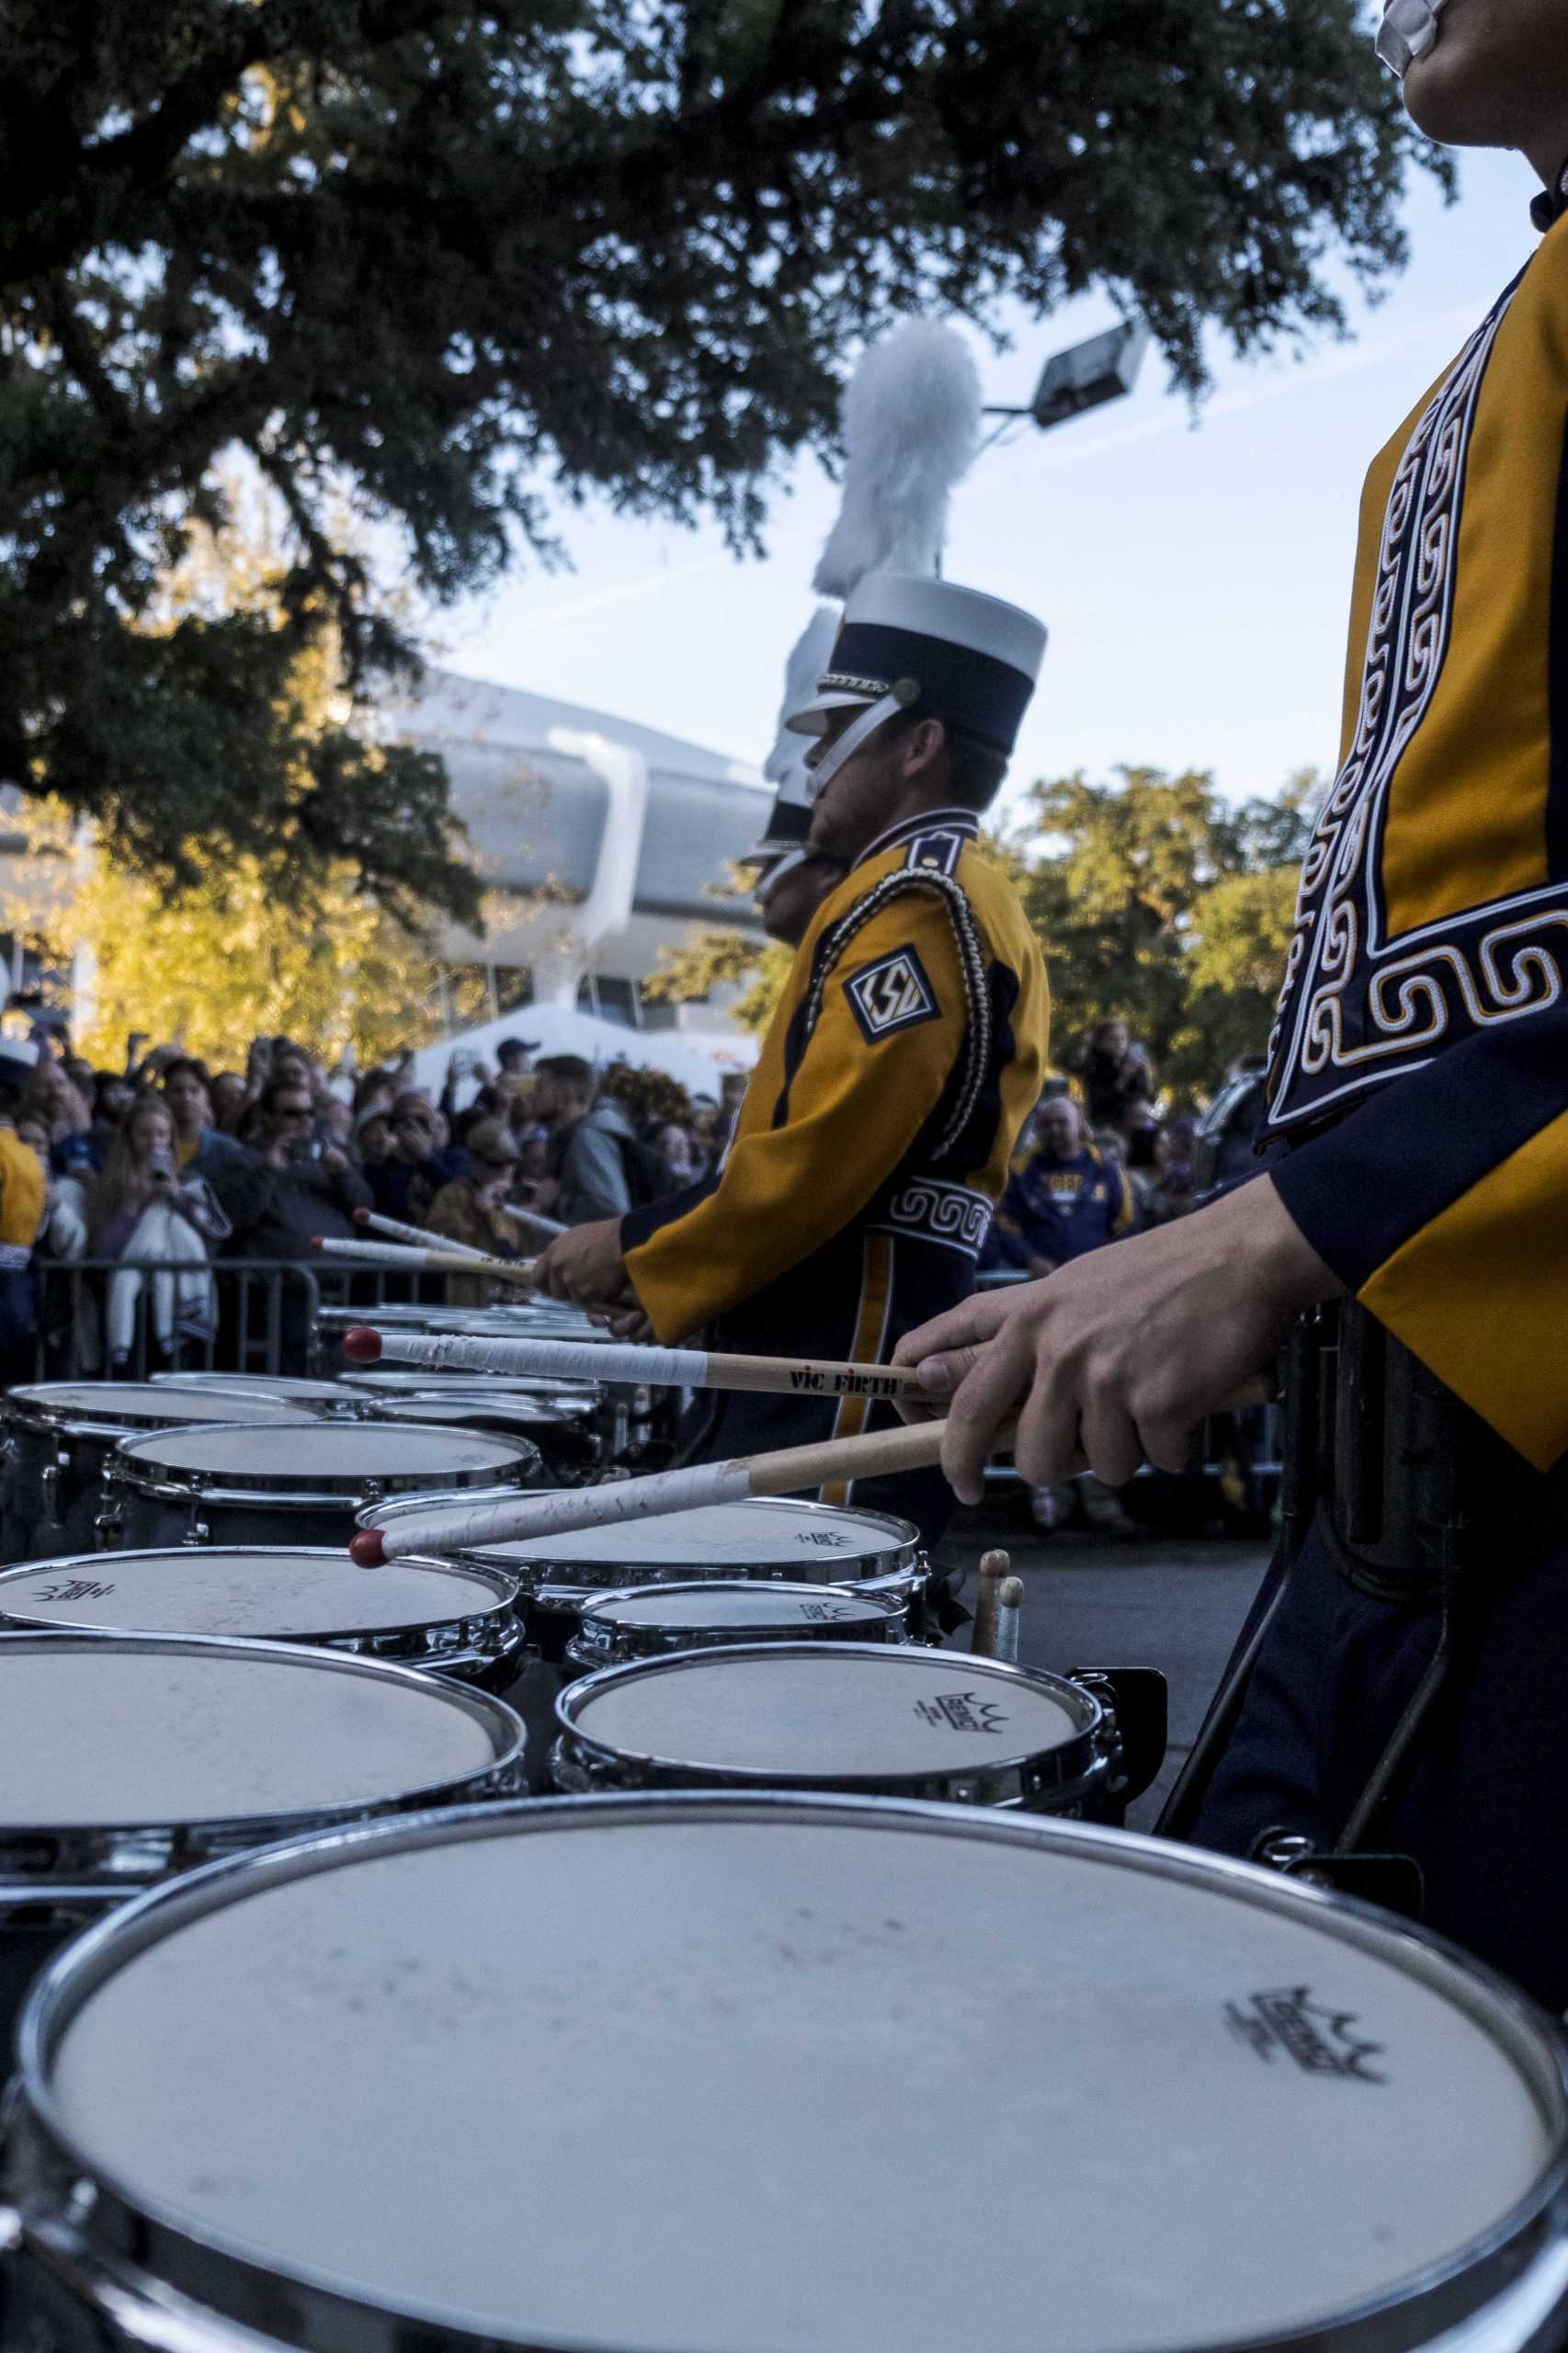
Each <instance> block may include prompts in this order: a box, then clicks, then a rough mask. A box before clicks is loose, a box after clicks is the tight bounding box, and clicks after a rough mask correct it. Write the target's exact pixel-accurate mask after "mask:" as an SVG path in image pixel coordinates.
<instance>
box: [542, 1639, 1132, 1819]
mask: <svg viewBox="0 0 1568 2353" xmlns="http://www.w3.org/2000/svg"><path fill="white" fill-rule="evenodd" d="M555 1713H556V1717H557V1720H558V1722H559V1723H560V1725H561V1732H560V1736H559V1738H558V1739H557V1741H556V1744H555V1746H554V1747H553V1749H552V1750H551V1756H550V1771H551V1779H552V1780H553V1781H554V1783H555V1786H556V1788H557V1789H560V1790H574V1791H586V1790H653V1789H660V1790H700V1789H715V1788H722V1789H731V1790H846V1791H850V1792H852V1793H854V1794H856V1795H858V1796H862V1797H889V1798H898V1797H903V1798H940V1799H944V1800H946V1801H947V1802H949V1803H950V1804H954V1805H988V1806H1022V1807H1025V1808H1027V1809H1028V1810H1029V1811H1030V1812H1031V1813H1062V1814H1074V1815H1078V1816H1082V1817H1088V1818H1090V1819H1093V1817H1094V1816H1095V1814H1096V1812H1098V1811H1099V1809H1100V1808H1101V1807H1102V1806H1108V1805H1109V1803H1110V1802H1111V1801H1112V1799H1113V1795H1114V1793H1115V1785H1116V1782H1117V1779H1118V1773H1117V1765H1118V1756H1117V1737H1116V1722H1115V1718H1114V1717H1113V1716H1112V1714H1111V1713H1110V1711H1109V1710H1108V1708H1107V1707H1106V1706H1105V1704H1104V1703H1103V1702H1102V1701H1101V1700H1100V1699H1098V1698H1097V1697H1096V1695H1095V1693H1093V1692H1092V1691H1089V1690H1086V1689H1085V1688H1084V1687H1083V1686H1082V1685H1081V1684H1077V1683H1073V1682H1069V1681H1068V1680H1067V1679H1066V1678H1065V1677H1062V1676H1060V1675H1047V1674H1046V1673H1045V1672H1044V1670H1043V1669H1042V1668H1040V1667H1033V1666H1006V1665H1002V1664H1001V1663H1000V1662H999V1661H997V1660H995V1659H989V1658H972V1657H966V1656H961V1655H959V1654H955V1653H952V1652H949V1651H928V1650H924V1649H920V1648H917V1647H915V1646H914V1645H912V1644H910V1643H901V1644H898V1645H896V1646H894V1647H891V1648H890V1647H888V1646H885V1645H877V1644H874V1643H758V1644H755V1645H752V1646H751V1647H748V1648H741V1647H736V1648H732V1649H726V1650H709V1651H687V1652H683V1653H680V1654H676V1655H674V1656H672V1657H668V1658H660V1659H647V1660H643V1661H642V1662H641V1663H640V1664H638V1665H631V1666H609V1667H603V1668H601V1669H600V1670H599V1672H598V1673H597V1675H589V1676H585V1677H584V1678H583V1680H582V1681H581V1682H580V1683H573V1684H570V1685H568V1687H567V1688H566V1689H565V1690H563V1691H562V1693H561V1695H560V1697H559V1699H557V1700H556V1703H555Z"/></svg>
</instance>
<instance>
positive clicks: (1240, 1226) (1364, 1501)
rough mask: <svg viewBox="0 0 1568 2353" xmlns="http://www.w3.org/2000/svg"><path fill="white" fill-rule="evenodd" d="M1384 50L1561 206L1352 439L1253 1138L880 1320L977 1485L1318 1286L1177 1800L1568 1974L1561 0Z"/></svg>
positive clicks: (1410, 28) (1188, 1395) (1196, 1824)
mask: <svg viewBox="0 0 1568 2353" xmlns="http://www.w3.org/2000/svg"><path fill="white" fill-rule="evenodd" d="M1378 48H1379V53H1380V54H1381V56H1382V58H1383V59H1384V62H1385V63H1388V64H1389V65H1391V66H1392V68H1393V69H1394V71H1395V72H1397V73H1398V74H1400V76H1401V78H1402V80H1403V89H1404V97H1405V102H1406V105H1407V107H1408V108H1409V111H1410V113H1411V115H1412V117H1413V118H1414V119H1415V122H1416V123H1417V124H1418V125H1419V126H1420V128H1421V129H1422V130H1423V131H1426V133H1427V134H1428V135H1429V136H1431V137H1433V138H1435V139H1440V140H1444V141H1447V142H1450V143H1452V144H1455V145H1460V146H1508V147H1513V148H1517V149H1518V150H1520V151H1521V152H1522V153H1523V154H1524V155H1525V156H1526V157H1528V161H1529V163H1530V164H1531V165H1533V167H1534V169H1535V171H1536V173H1537V175H1538V176H1539V178H1540V181H1541V182H1543V183H1544V185H1543V187H1542V188H1541V189H1540V192H1539V193H1538V194H1537V195H1536V197H1535V199H1534V200H1533V203H1532V205H1531V207H1530V213H1531V219H1532V221H1533V223H1534V226H1535V228H1536V229H1537V231H1538V232H1540V238H1541V242H1540V245H1539V247H1537V249H1536V250H1535V251H1534V252H1533V253H1530V254H1528V257H1527V258H1526V260H1525V266H1524V267H1522V268H1519V269H1517V272H1516V274H1515V275H1514V276H1513V277H1512V278H1511V279H1510V281H1509V283H1508V284H1507V285H1506V287H1505V288H1504V290H1503V292H1502V293H1501V294H1500V295H1499V297H1498V299H1497V301H1495V302H1494V304H1493V306H1492V309H1491V310H1490V311H1489V312H1488V313H1487V315H1486V316H1485V318H1483V320H1482V321H1481V322H1480V324H1478V325H1477V327H1476V329H1475V331H1474V333H1473V334H1472V335H1471V337H1470V340H1469V341H1468V342H1467V343H1466V344H1465V346H1464V347H1463V348H1462V350H1461V351H1460V354H1459V356H1458V357H1457V358H1456V359H1455V360H1454V361H1453V363H1452V365H1451V366H1450V367H1449V369H1447V370H1446V371H1445V373H1444V374H1443V376H1442V377H1441V378H1440V379H1439V381H1437V384H1436V385H1435V386H1434V387H1433V388H1432V389H1431V390H1430V391H1429V392H1426V393H1425V394H1423V396H1422V397H1421V399H1420V400H1419V401H1418V403H1417V404H1416V405H1415V408H1414V409H1413V410H1412V412H1411V414H1410V415H1409V416H1407V417H1406V419H1405V420H1404V422H1403V425H1401V426H1399V428H1398V429H1397V431H1396V432H1395V433H1394V435H1393V437H1392V439H1391V440H1390V441H1389V442H1388V444H1387V445H1386V447H1385V448H1384V449H1383V450H1382V451H1381V454H1380V455H1379V456H1378V457H1377V458H1375V459H1374V460H1373V462H1372V467H1371V471H1370V473H1369V476H1368V478H1367V485H1366V492H1365V495H1364V498H1363V501H1362V507H1361V527H1360V539H1359V547H1358V556H1357V563H1356V571H1355V577H1354V585H1353V594H1352V598H1351V608H1350V617H1351V618H1350V646H1349V660H1348V665H1347V674H1346V703H1345V731H1344V742H1343V752H1342V761H1343V764H1342V766H1341V768H1340V771H1339V775H1338V777H1337V779H1335V786H1334V789H1333V790H1332V791H1331V792H1330V793H1329V795H1328V796H1327V798H1326V800H1325V801H1324V806H1323V809H1322V812H1321V813H1320V815H1319V818H1318V823H1317V827H1316V831H1315V833H1314V835H1313V840H1312V847H1311V848H1310V850H1309V853H1308V857H1307V861H1306V865H1305V868H1304V870H1303V872H1302V877H1301V893H1300V897H1299V900H1298V909H1297V924H1296V932H1295V937H1294V939H1293V941H1292V943H1291V948H1290V955H1289V958H1288V960H1287V963H1286V970H1285V985H1284V989H1283V991H1282V994H1281V996H1280V1004H1279V1019H1278V1026H1277V1029H1276V1032H1275V1037H1274V1040H1273V1044H1272V1051H1271V1057H1270V1068H1269V1108H1268V1121H1267V1126H1268V1131H1270V1132H1271V1134H1272V1137H1273V1139H1274V1142H1275V1147H1276V1157H1275V1160H1274V1163H1273V1165H1272V1166H1271V1167H1270V1168H1269V1170H1268V1171H1267V1173H1265V1174H1261V1175H1258V1176H1254V1177H1253V1178H1252V1179H1251V1181H1249V1182H1246V1183H1244V1184H1241V1185H1239V1186H1238V1187H1237V1188H1235V1190H1233V1192H1231V1193H1229V1194H1227V1195H1226V1196H1224V1197H1223V1198H1221V1199H1218V1200H1215V1201H1214V1202H1212V1203H1210V1205H1209V1206H1208V1207H1206V1208H1203V1209H1200V1210H1199V1211H1197V1213H1196V1214H1195V1215H1193V1216H1191V1217H1188V1218H1185V1219H1182V1220H1180V1221H1179V1222H1177V1223H1176V1224H1175V1225H1168V1226H1164V1227H1162V1228H1161V1229H1160V1230H1159V1231H1158V1232H1157V1233H1147V1234H1139V1235H1134V1236H1133V1237H1132V1238H1131V1240H1130V1241H1127V1242H1124V1243H1121V1244H1119V1245H1118V1247H1117V1248H1116V1249H1114V1250H1106V1251H1101V1252H1100V1253H1099V1254H1098V1255H1097V1256H1095V1257H1093V1258H1091V1259H1081V1260H1078V1261H1077V1262H1076V1263H1074V1265H1071V1266H1067V1267H1062V1268H1061V1269H1060V1270H1059V1272H1057V1273H1056V1274H1053V1275H1051V1276H1050V1277H1049V1278H1048V1279H1046V1280H1045V1281H1043V1282H1038V1283H1031V1284H1028V1285H1026V1286H1021V1287H1019V1288H1018V1289H1017V1290H1012V1291H1010V1292H1008V1293H1006V1295H1005V1296H1002V1297H990V1298H987V1299H984V1300H982V1301H975V1302H972V1303H971V1304H970V1305H967V1306H964V1307H961V1308H960V1309H959V1310H958V1311H957V1312H956V1313H949V1314H947V1315H945V1316H942V1317H941V1318H939V1319H937V1321H936V1322H934V1323H933V1324H931V1325H930V1326H928V1327H927V1328H926V1330H924V1331H920V1332H913V1333H910V1334H909V1335H908V1336H906V1337H905V1339H904V1340H903V1345H902V1347H901V1350H900V1354H901V1356H902V1357H903V1358H907V1359H908V1360H909V1361H910V1362H912V1363H918V1364H919V1365H920V1377H921V1380H922V1381H923V1382H924V1383H925V1384H926V1387H927V1389H928V1391H929V1393H930V1395H931V1397H932V1399H933V1401H937V1400H942V1401H946V1403H947V1404H949V1408H950V1410H949V1415H948V1419H947V1427H946V1433H945V1438H944V1448H943V1452H944V1460H945V1462H946V1465H947V1469H948V1472H949V1475H950V1476H951V1478H952V1480H953V1483H954V1485H955V1487H956V1488H957V1490H958V1492H959V1494H960V1495H977V1494H978V1493H979V1488H980V1479H981V1475H982V1467H983V1463H984V1461H985V1458H986V1453H987V1450H988V1449H989V1446H990V1444H991V1442H992V1439H993V1438H994V1432H995V1430H996V1428H997V1427H998V1426H999V1424H1001V1423H1002V1422H1003V1420H1004V1419H1006V1418H1007V1417H1009V1416H1011V1415H1014V1414H1015V1413H1017V1415H1018V1424H1017V1440H1016V1449H1015V1450H1016V1459H1017V1463H1018V1467H1019V1469H1020V1471H1021V1472H1023V1474H1024V1475H1025V1476H1026V1477H1028V1479H1030V1480H1031V1481H1033V1482H1035V1483H1050V1482H1051V1481H1052V1480H1055V1479H1060V1478H1062V1476H1064V1475H1065V1474H1066V1472H1068V1471H1069V1470H1070V1469H1071V1467H1072V1465H1073V1463H1074V1461H1075V1460H1076V1459H1077V1458H1078V1457H1079V1456H1080V1455H1083V1456H1086V1457H1087V1460H1088V1461H1089V1463H1090V1465H1091V1466H1092V1467H1093V1469H1094V1470H1095V1471H1096V1472H1098V1473H1099V1475H1100V1476H1101V1478H1103V1479H1104V1480H1106V1481H1107V1483H1108V1484H1110V1485H1112V1486H1116V1485H1119V1484H1120V1483H1121V1482H1123V1481H1124V1480H1126V1479H1129V1478H1131V1476H1132V1474H1133V1472H1135V1471H1136V1470H1137V1468H1138V1466H1139V1464H1140V1462H1141V1461H1143V1460H1144V1459H1145V1458H1147V1459H1148V1460H1149V1461H1153V1462H1155V1463H1158V1464H1161V1465H1162V1466H1164V1467H1165V1468H1167V1469H1170V1470H1177V1469H1179V1468H1181V1467H1182V1465H1183V1464H1184V1463H1185V1461H1186V1460H1187V1447H1188V1443H1189V1439H1190V1437H1191V1433H1192V1431H1193V1429H1194V1427H1196V1425H1197V1424H1198V1423H1199V1421H1200V1420H1201V1419H1202V1417H1203V1416H1204V1415H1206V1414H1208V1413H1210V1412H1212V1411H1213V1410H1214V1409H1215V1408H1216V1407H1217V1406H1220V1405H1221V1404H1223V1403H1224V1402H1225V1400H1226V1399H1227V1398H1228V1397H1229V1396H1230V1395H1231V1394H1232V1393H1233V1392H1234V1391H1235V1390H1236V1389H1237V1388H1238V1387H1239V1386H1240V1385H1241V1384H1242V1383H1243V1382H1244V1381H1246V1380H1247V1379H1248V1377H1249V1376H1252V1375H1255V1374H1256V1373H1257V1372H1258V1371H1260V1370H1262V1369H1263V1368H1265V1367H1266V1366H1267V1365H1268V1364H1269V1363H1270V1361H1271V1360H1272V1359H1273V1358H1274V1357H1275V1354H1276V1350H1277V1348H1278V1343H1279V1340H1280V1338H1281V1336H1282V1334H1283V1332H1284V1330H1285V1328H1286V1326H1287V1324H1289V1323H1290V1320H1291V1318H1292V1317H1297V1318H1298V1319H1299V1320H1298V1321H1297V1322H1296V1325H1295V1338H1294V1342H1293V1345H1292V1347H1291V1350H1290V1378H1289V1381H1288V1384H1287V1400H1286V1402H1287V1408H1288V1412H1289V1414H1290V1418H1291V1420H1292V1421H1293V1423H1294V1425H1295V1427H1296V1429H1297V1431H1298V1433H1299V1438H1298V1442H1297V1443H1296V1445H1294V1446H1290V1445H1288V1447H1287V1456H1288V1459H1290V1460H1294V1461H1298V1462H1299V1463H1300V1466H1301V1479H1302V1483H1303V1484H1309V1483H1310V1482H1311V1478H1312V1466H1313V1464H1314V1462H1315V1463H1316V1465H1317V1466H1318V1469H1317V1481H1318V1487H1319V1495H1318V1507H1317V1511H1316V1515H1315V1517H1311V1516H1310V1515H1309V1514H1308V1512H1307V1511H1306V1510H1305V1509H1303V1508H1302V1507H1301V1504H1300V1502H1298V1503H1297V1506H1296V1507H1295V1508H1294V1509H1293V1510H1292V1511H1291V1514H1290V1519H1291V1521H1292V1522H1293V1523H1294V1526H1295V1528H1296V1529H1297V1530H1298V1539H1297V1541H1296V1542H1295V1543H1294V1545H1293V1546H1292V1545H1287V1547H1286V1548H1285V1551H1286V1554H1287V1559H1286V1560H1285V1561H1284V1562H1283V1563H1281V1568H1282V1569H1284V1570H1285V1571H1286V1572H1287V1573H1286V1574H1283V1576H1282V1577H1281V1576H1280V1575H1278V1574H1277V1576H1276V1579H1275V1581H1274V1582H1273V1584H1272V1585H1271V1586H1269V1588H1268V1589H1267V1592H1266V1594H1265V1595H1263V1596H1261V1597H1260V1599H1259V1604H1258V1605H1257V1607H1256V1610H1255V1620H1254V1624H1253V1627H1252V1630H1251V1631H1250V1633H1249V1635H1248V1637H1247V1638H1246V1639H1245V1640H1244V1643H1243V1646H1242V1649H1241V1651H1240V1653H1239V1654H1238V1657H1237V1659H1236V1661H1235V1662H1234V1664H1233V1672H1232V1674H1231V1675H1230V1676H1229V1677H1227V1681H1226V1691H1225V1703H1224V1705H1223V1706H1221V1707H1217V1709H1216V1711H1214V1712H1213V1713H1212V1715H1211V1719H1210V1731H1211V1732H1214V1733H1218V1734H1219V1737H1218V1738H1217V1739H1211V1738H1210V1736H1209V1734H1208V1733H1206V1734H1205V1736H1204V1737H1203V1738H1202V1739H1201V1740H1200V1742H1199V1748H1198V1749H1197V1750H1196V1751H1195V1752H1194V1762H1195V1763H1196V1762H1197V1761H1198V1760H1201V1761H1202V1767H1203V1769H1202V1770H1201V1771H1199V1772H1195V1771H1192V1770H1190V1768H1189V1772H1188V1774H1187V1776H1184V1787H1183V1788H1182V1789H1181V1790H1178V1792H1177V1793H1176V1798H1175V1799H1174V1800H1173V1803H1172V1805H1171V1807H1170V1808H1168V1809H1167V1813H1166V1816H1165V1823H1164V1824H1163V1826H1164V1827H1165V1828H1167V1829H1169V1830H1175V1831H1178V1832H1181V1833H1184V1834H1186V1835H1188V1836H1191V1837H1192V1838H1194V1839H1195V1840H1196V1841H1197V1842H1198V1843H1199V1845H1204V1846H1211V1847H1219V1848H1221V1849H1223V1850H1225V1851H1228V1852H1231V1853H1235V1854H1254V1853H1257V1854H1262V1855H1264V1856H1265V1857H1269V1856H1271V1855H1272V1856H1273V1857H1274V1858H1275V1859H1278V1854H1279V1852H1280V1848H1281V1842H1282V1841H1285V1840H1292V1841H1299V1842H1300V1843H1301V1847H1305V1848H1307V1849H1309V1850H1312V1849H1315V1850H1332V1852H1333V1855H1334V1857H1335V1859H1336V1860H1340V1861H1342V1860H1343V1858H1344V1854H1345V1851H1346V1849H1347V1848H1349V1849H1352V1850H1354V1851H1357V1852H1359V1853H1362V1854H1365V1855H1371V1854H1374V1853H1377V1852H1382V1853H1385V1854H1389V1855H1394V1856H1402V1857H1405V1858H1408V1859H1412V1860H1413V1861H1414V1862H1415V1865H1416V1866H1417V1867H1418V1870H1419V1872H1420V1875H1421V1879H1422V1881H1423V1882H1424V1890H1425V1914H1424V1917H1425V1918H1426V1922H1427V1923H1428V1925H1429V1926H1430V1927H1434V1928H1436V1929H1438V1930H1440V1931H1442V1932H1443V1933H1445V1934H1447V1935H1449V1936H1451V1937H1454V1938H1457V1939H1459V1941H1460V1942H1461V1943H1463V1944H1466V1945H1469V1946H1470V1947H1471V1949H1473V1950H1474V1951H1476V1952H1478V1953H1479V1954H1480V1955H1481V1956H1482V1957H1483V1959H1484V1960H1487V1961H1491V1962H1492V1963H1493V1964H1494V1966H1496V1967H1498V1968H1501V1969H1504V1970H1506V1971H1507V1972H1509V1973H1510V1974H1511V1975H1513V1976H1514V1977H1516V1978H1517V1979H1518V1981H1519V1982H1520V1983H1521V1984H1523V1985H1524V1986H1525V1987H1526V1988H1527V1989H1528V1991H1529V1992H1530V1993H1532V1994H1534V1995H1535V1996H1536V1997H1537V1999H1538V2000H1540V2001H1541V2002H1543V2003H1544V2004H1545V2005H1546V2006H1548V2007H1549V2008H1551V2009H1552V2010H1561V2009H1562V2007H1563V2006H1564V2004H1565V2003H1568V1886H1565V1882H1564V1878H1563V1872H1562V1856H1563V1848H1564V1842H1565V1837H1568V1710H1565V1709H1564V1707H1563V1704H1562V1685H1563V1673H1564V1657H1565V1642H1564V1629H1565V1619H1568V1598H1565V1597H1568V1354H1565V1352H1564V1347H1563V1335H1564V1330H1565V1327H1568V0H1392V5H1390V6H1388V7H1387V8H1386V10H1385V12H1384V15H1383V17H1382V22H1381V27H1380V28H1379V33H1378ZM1521 210H1522V207H1521ZM1520 226H1521V229H1523V226H1524V224H1523V222H1522V221H1521V223H1520ZM1515 259H1516V256H1512V255H1510V256H1509V257H1508V267H1513V265H1514V262H1515ZM1329 1302H1337V1304H1335V1305H1332V1306H1330V1305H1329V1304H1328V1303H1329Z"/></svg>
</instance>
